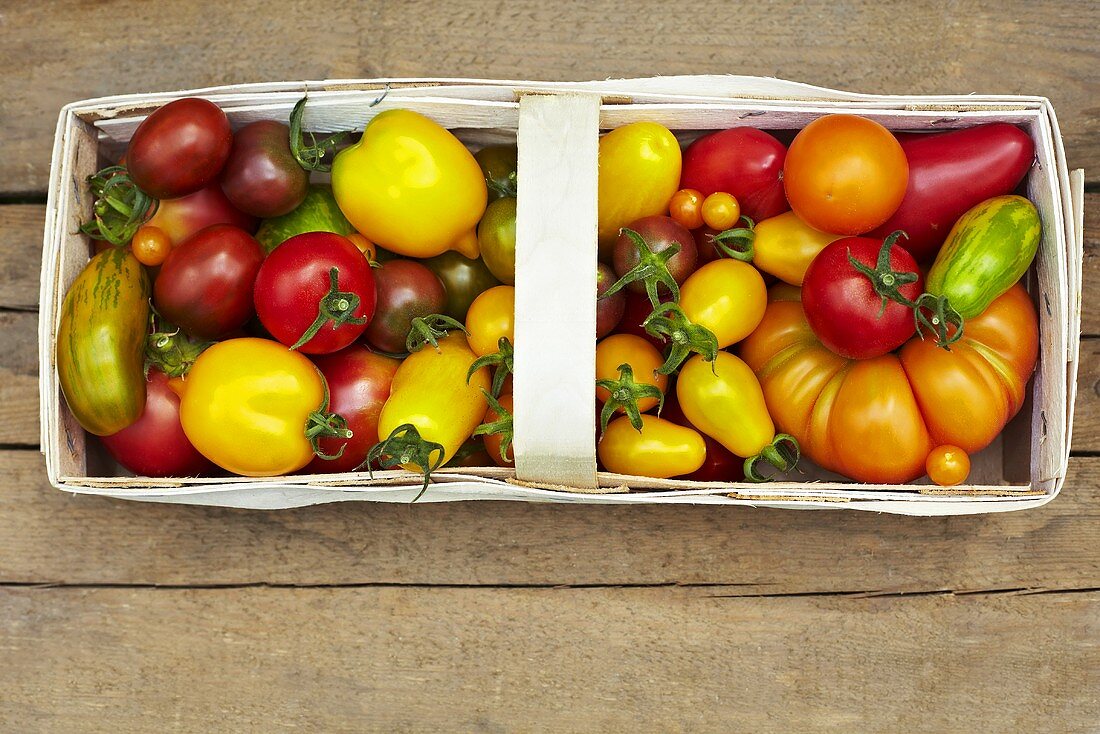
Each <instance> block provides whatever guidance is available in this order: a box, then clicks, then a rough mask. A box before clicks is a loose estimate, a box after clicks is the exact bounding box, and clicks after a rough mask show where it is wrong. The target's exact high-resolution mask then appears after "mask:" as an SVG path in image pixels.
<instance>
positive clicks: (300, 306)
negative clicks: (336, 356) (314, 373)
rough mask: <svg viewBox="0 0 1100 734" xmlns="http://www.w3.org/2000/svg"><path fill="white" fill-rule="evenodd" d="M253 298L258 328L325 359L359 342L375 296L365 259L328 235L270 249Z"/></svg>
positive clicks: (306, 237) (311, 234)
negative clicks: (323, 356) (261, 326)
mask: <svg viewBox="0 0 1100 734" xmlns="http://www.w3.org/2000/svg"><path fill="white" fill-rule="evenodd" d="M253 296H254V298H255V302H256V315H257V316H258V317H259V318H260V323H261V324H263V327H264V328H265V329H267V330H268V331H269V332H270V333H271V335H272V336H274V337H275V338H276V339H277V340H279V341H280V342H282V343H283V344H285V345H287V346H289V347H292V348H294V349H298V350H300V351H301V352H303V353H305V354H329V353H331V352H335V351H338V350H340V349H343V348H344V347H346V346H348V345H349V344H351V343H352V342H354V341H355V340H356V339H358V338H359V337H360V336H361V335H362V333H363V331H364V330H365V329H366V328H367V324H368V323H370V320H371V317H373V316H374V305H375V297H376V296H375V287H374V274H373V273H372V272H371V267H370V264H369V263H368V262H367V259H366V258H364V257H363V253H361V252H359V250H358V248H356V247H355V245H353V244H352V243H351V242H349V241H348V239H347V237H343V236H341V235H338V234H335V233H333V232H306V233H304V234H300V235H295V236H294V237H291V238H290V239H288V240H286V241H285V242H283V243H282V244H281V245H279V246H278V247H276V248H275V249H274V250H272V251H271V254H270V255H268V256H267V259H266V260H264V264H263V266H262V267H260V272H259V274H257V276H256V285H255V288H254V290H253Z"/></svg>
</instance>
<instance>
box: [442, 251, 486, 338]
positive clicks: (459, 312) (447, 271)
mask: <svg viewBox="0 0 1100 734" xmlns="http://www.w3.org/2000/svg"><path fill="white" fill-rule="evenodd" d="M424 264H425V265H427V266H428V268H429V269H430V270H431V271H432V272H433V273H435V274H436V275H437V276H439V279H440V280H441V281H443V287H444V288H445V289H446V290H447V305H446V306H445V308H444V311H443V312H444V313H445V314H446V315H447V316H450V317H451V318H452V319H455V320H456V321H465V320H466V312H467V311H468V310H469V309H470V304H471V303H473V302H474V299H475V298H477V297H478V296H479V295H480V294H481V293H483V292H484V291H487V290H489V289H490V288H492V287H493V286H497V285H500V281H499V280H497V279H496V278H494V277H493V274H492V273H491V272H489V268H488V267H486V265H485V263H484V262H483V261H482V260H481V258H475V259H473V260H471V259H470V258H468V257H466V256H465V255H463V254H462V253H461V252H455V251H454V250H451V251H449V252H444V253H443V254H442V255H436V256H435V257H430V258H428V259H427V260H425V261H424Z"/></svg>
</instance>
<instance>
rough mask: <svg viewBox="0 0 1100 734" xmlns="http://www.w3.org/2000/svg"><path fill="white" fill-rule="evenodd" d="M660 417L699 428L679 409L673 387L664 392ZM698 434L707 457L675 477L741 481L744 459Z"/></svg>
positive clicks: (743, 477) (699, 480)
mask: <svg viewBox="0 0 1100 734" xmlns="http://www.w3.org/2000/svg"><path fill="white" fill-rule="evenodd" d="M661 417H662V418H664V419H665V420H669V421H672V422H673V423H675V424H676V425H678V426H685V427H687V428H694V429H695V430H699V429H697V428H695V426H693V425H692V424H691V421H689V420H688V419H687V416H686V415H684V411H683V410H681V409H680V404H679V403H678V402H676V391H675V390H673V389H670V390H668V391H667V392H666V393H665V406H664V408H663V409H662V410H661ZM699 435H701V436H702V437H703V443H705V444H706V446H707V458H706V459H705V460H704V461H703V465H702V466H701V467H699V468H698V469H696V470H695V471H693V472H692V473H691V474H685V475H684V476H682V477H676V478H677V479H688V480H690V481H693V482H740V481H743V480H744V479H745V460H744V459H742V458H741V457H739V456H737V455H735V454H733V453H732V452H731V451H730V450H729V449H727V448H726V447H725V446H723V445H722V444H720V443H718V442H717V441H715V440H714V439H713V438H711V437H710V436H708V435H707V434H705V433H703V432H702V431H699Z"/></svg>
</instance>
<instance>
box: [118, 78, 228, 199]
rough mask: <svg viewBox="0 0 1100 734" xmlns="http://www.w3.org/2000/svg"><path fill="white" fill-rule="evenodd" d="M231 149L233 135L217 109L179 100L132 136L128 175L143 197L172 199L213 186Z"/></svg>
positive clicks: (204, 103) (200, 102)
mask: <svg viewBox="0 0 1100 734" xmlns="http://www.w3.org/2000/svg"><path fill="white" fill-rule="evenodd" d="M232 145H233V131H232V130H231V129H230V128H229V119H228V118H227V117H226V116H225V113H224V112H222V109H221V107H218V106H217V105H216V104H214V103H213V102H208V101H207V100H205V99H199V98H197V97H187V98H185V99H177V100H176V101H174V102H169V103H168V104H166V105H164V106H163V107H161V108H160V109H158V110H157V111H156V112H154V113H153V114H151V115H149V116H148V117H147V118H145V121H144V122H142V123H141V124H140V125H139V126H138V129H137V130H135V131H134V135H133V137H132V138H130V147H129V148H128V149H127V150H126V169H127V170H128V171H129V172H130V178H131V179H133V181H134V183H135V184H137V186H138V188H139V189H141V190H142V191H144V192H145V193H147V194H149V195H150V196H152V197H154V198H156V199H175V198H178V197H180V196H186V195H187V194H190V193H193V192H195V191H198V190H199V189H201V188H202V187H203V186H206V185H207V184H208V183H213V182H214V181H216V180H217V178H218V174H219V173H221V170H222V166H224V165H225V161H226V159H227V158H228V157H229V149H230V148H231V147H232Z"/></svg>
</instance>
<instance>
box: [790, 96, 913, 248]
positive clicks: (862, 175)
mask: <svg viewBox="0 0 1100 734" xmlns="http://www.w3.org/2000/svg"><path fill="white" fill-rule="evenodd" d="M908 183H909V162H908V161H907V160H906V158H905V151H903V150H902V149H901V144H900V143H898V141H897V139H896V138H895V137H894V136H893V135H892V134H891V133H890V131H889V130H887V129H886V128H884V127H883V126H882V125H880V124H878V123H877V122H874V121H873V120H868V119H866V118H864V117H856V116H855V115H826V116H825V117H821V118H818V119H817V120H814V121H813V122H811V123H810V124H809V125H807V126H806V127H805V128H803V130H802V132H800V133H798V135H797V136H795V139H794V142H792V143H791V147H790V149H789V150H788V151H787V158H786V160H785V161H784V163H783V187H784V189H785V191H786V192H787V200H788V201H789V202H790V204H791V208H792V209H794V211H795V213H797V214H798V216H799V217H800V218H801V219H802V221H804V222H806V224H808V225H810V226H811V227H813V228H814V229H818V230H821V231H822V232H830V233H832V234H844V235H853V234H863V233H864V232H870V231H871V230H872V229H874V228H875V227H877V226H879V225H880V224H882V223H883V222H885V221H886V220H887V219H889V218H890V216H891V215H892V214H893V213H894V212H895V211H897V208H898V206H900V205H901V200H902V198H904V197H905V188H906V186H907V185H908Z"/></svg>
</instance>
